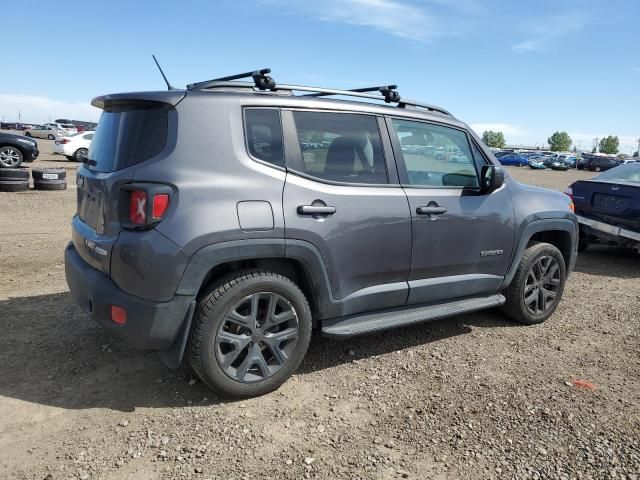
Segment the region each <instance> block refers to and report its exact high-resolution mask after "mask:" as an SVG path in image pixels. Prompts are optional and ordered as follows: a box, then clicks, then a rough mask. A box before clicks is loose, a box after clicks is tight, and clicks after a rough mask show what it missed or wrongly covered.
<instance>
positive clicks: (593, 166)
mask: <svg viewBox="0 0 640 480" xmlns="http://www.w3.org/2000/svg"><path fill="white" fill-rule="evenodd" d="M620 163H621V161H620V160H618V159H617V158H615V157H604V156H595V157H592V158H591V160H590V161H589V163H587V165H586V168H587V170H589V171H592V172H604V171H605V170H609V169H611V168H614V167H617V166H618V165H620Z"/></svg>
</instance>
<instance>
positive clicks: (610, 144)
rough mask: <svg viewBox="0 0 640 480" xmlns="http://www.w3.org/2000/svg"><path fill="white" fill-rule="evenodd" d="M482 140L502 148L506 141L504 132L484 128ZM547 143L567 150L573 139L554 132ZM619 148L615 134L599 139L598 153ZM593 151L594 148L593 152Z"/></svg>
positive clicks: (550, 147)
mask: <svg viewBox="0 0 640 480" xmlns="http://www.w3.org/2000/svg"><path fill="white" fill-rule="evenodd" d="M482 141H483V142H484V143H485V144H486V145H487V146H489V147H493V148H504V147H505V145H506V144H507V142H506V141H505V139H504V134H503V133H502V132H499V131H493V130H486V131H485V132H484V133H483V134H482ZM547 143H548V144H549V150H551V151H553V152H567V151H569V148H571V144H572V143H573V141H572V140H571V137H570V136H569V134H568V133H567V132H554V133H553V135H551V136H550V137H549V138H548V139H547ZM619 148H620V140H619V139H618V136H617V135H609V136H608V137H604V138H602V139H601V140H600V143H599V151H600V153H607V154H611V155H615V154H616V153H618V151H619ZM592 153H595V148H594V149H593V152H592ZM637 156H638V152H635V154H634V157H637Z"/></svg>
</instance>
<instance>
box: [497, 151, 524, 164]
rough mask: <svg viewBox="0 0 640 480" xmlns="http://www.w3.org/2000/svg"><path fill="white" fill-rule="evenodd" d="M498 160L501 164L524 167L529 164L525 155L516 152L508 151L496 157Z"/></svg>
mask: <svg viewBox="0 0 640 480" xmlns="http://www.w3.org/2000/svg"><path fill="white" fill-rule="evenodd" d="M498 161H499V162H500V163H501V164H502V165H515V166H517V167H524V166H525V165H528V164H529V160H528V159H527V157H525V156H523V155H520V154H518V153H509V154H508V155H503V156H501V157H498Z"/></svg>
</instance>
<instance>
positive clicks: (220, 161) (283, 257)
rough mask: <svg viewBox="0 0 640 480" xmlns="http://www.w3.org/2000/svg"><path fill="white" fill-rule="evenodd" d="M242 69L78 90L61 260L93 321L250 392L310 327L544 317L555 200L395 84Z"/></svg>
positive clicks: (563, 262)
mask: <svg viewBox="0 0 640 480" xmlns="http://www.w3.org/2000/svg"><path fill="white" fill-rule="evenodd" d="M231 78H233V77H231ZM253 78H254V81H255V83H250V82H232V81H229V78H224V79H219V80H217V81H209V82H201V83H199V84H194V85H191V86H189V87H188V88H187V89H185V90H170V91H161V92H143V93H125V94H115V95H106V96H103V97H98V98H96V99H94V101H93V105H94V106H96V107H99V108H101V109H103V114H102V116H101V118H100V122H99V125H98V127H97V130H96V133H95V137H94V139H93V142H92V144H91V148H90V151H89V155H88V159H87V160H86V161H85V164H84V165H83V166H82V167H81V168H80V169H79V171H78V177H77V178H78V180H77V181H78V213H77V215H76V216H75V217H74V218H73V222H72V225H73V241H72V242H71V243H70V244H69V246H68V247H67V249H66V258H65V260H66V275H67V282H68V284H69V287H70V289H71V292H72V294H73V296H74V297H75V299H76V300H77V302H78V303H79V304H80V305H81V307H82V308H83V309H84V310H86V311H87V312H89V314H90V315H91V316H92V317H93V318H94V319H95V320H96V321H98V322H99V323H100V324H102V325H103V326H105V327H106V328H108V329H109V330H111V331H113V332H114V333H116V334H117V335H119V336H121V337H122V338H124V339H125V340H127V341H128V342H129V343H131V344H132V345H133V346H135V347H138V348H141V349H150V350H159V351H161V352H162V358H163V360H164V361H165V363H167V364H168V365H169V366H171V367H176V366H177V365H178V364H179V363H180V362H181V361H182V358H183V356H184V352H185V351H187V352H188V358H189V361H190V363H191V365H192V366H193V368H194V370H195V371H196V372H197V374H198V375H199V376H200V378H201V379H202V380H203V381H204V382H205V383H206V384H207V385H208V386H210V387H211V388H213V389H215V390H216V391H218V392H220V393H223V394H226V395H230V396H252V395H260V394H263V393H266V392H269V391H271V390H274V389H275V388H277V387H278V386H279V385H281V384H282V383H283V382H284V381H285V380H286V379H287V378H288V377H289V376H290V375H291V374H292V373H293V372H294V371H295V370H296V368H297V367H298V365H299V364H300V362H301V361H302V358H303V356H304V354H305V352H306V350H307V347H308V344H309V341H310V338H311V331H312V328H316V329H318V330H320V331H321V332H322V333H323V334H324V335H326V336H329V337H335V338H345V337H349V336H353V335H360V334H366V333H370V332H377V331H381V330H384V329H389V328H393V327H400V326H404V325H409V324H413V323H416V322H421V321H426V320H433V319H437V318H442V317H446V316H451V315H457V314H460V313H465V312H471V311H475V310H480V309H485V308H492V307H500V306H501V307H502V308H503V310H504V312H505V313H506V314H507V315H508V316H510V317H511V318H513V319H514V320H516V321H519V322H522V323H526V324H534V323H541V322H543V321H544V320H546V319H547V318H548V317H549V316H550V315H551V314H552V313H553V311H554V310H555V308H556V306H557V305H558V302H559V301H560V297H561V295H562V292H563V288H564V284H565V280H566V278H567V276H568V274H569V273H570V272H571V270H572V268H573V265H574V263H575V259H576V248H577V222H576V217H575V215H574V214H573V212H572V205H571V203H570V199H569V197H567V196H566V195H563V194H562V193H559V192H554V191H550V190H544V189H540V188H534V187H530V186H526V185H522V184H519V183H517V182H515V181H514V180H513V179H511V178H510V177H509V175H508V174H507V173H506V172H505V171H504V170H503V169H502V167H500V164H499V162H497V161H496V160H495V158H494V156H493V154H492V153H491V151H490V150H489V149H488V148H487V147H486V146H485V145H484V144H483V143H482V141H481V140H480V139H479V138H478V137H477V135H476V134H475V133H474V132H473V131H472V130H471V129H470V128H469V127H468V126H467V125H466V124H464V123H463V122H461V121H459V120H457V119H456V118H454V117H453V116H452V115H450V114H449V113H448V112H447V111H446V110H443V109H441V108H439V107H434V106H430V105H425V104H421V103H419V102H411V101H408V100H405V99H403V98H400V95H399V94H398V93H397V91H395V90H394V89H393V88H389V87H381V88H376V89H362V90H361V91H357V92H356V91H335V90H327V89H316V88H310V87H301V86H290V85H279V84H278V85H276V84H275V82H274V81H273V80H272V79H271V78H270V77H267V76H266V72H265V71H262V72H254V74H253ZM363 90H365V91H364V92H363ZM370 90H373V91H374V92H373V93H372V92H368V91H370ZM332 94H338V95H342V96H343V97H345V96H350V97H355V100H354V99H352V100H336V99H327V98H319V97H320V96H322V95H324V96H328V95H332ZM381 94H382V95H381ZM358 99H362V100H366V101H357V100H358ZM376 100H384V101H386V104H382V105H377V104H374V103H373V102H375V101H376ZM187 347H188V348H187Z"/></svg>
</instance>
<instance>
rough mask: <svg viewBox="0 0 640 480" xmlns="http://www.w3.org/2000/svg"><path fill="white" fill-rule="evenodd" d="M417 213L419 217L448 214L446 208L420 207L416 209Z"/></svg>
mask: <svg viewBox="0 0 640 480" xmlns="http://www.w3.org/2000/svg"><path fill="white" fill-rule="evenodd" d="M416 213H417V214H418V215H442V214H443V213H447V208H446V207H435V206H428V207H418V208H416Z"/></svg>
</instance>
